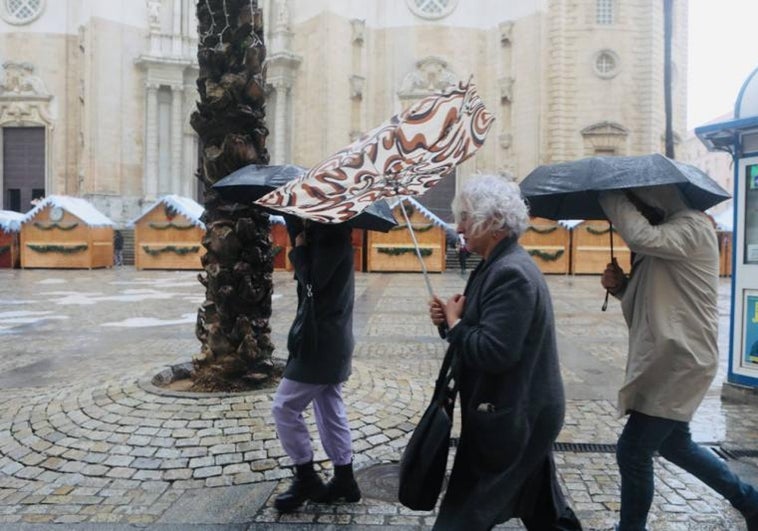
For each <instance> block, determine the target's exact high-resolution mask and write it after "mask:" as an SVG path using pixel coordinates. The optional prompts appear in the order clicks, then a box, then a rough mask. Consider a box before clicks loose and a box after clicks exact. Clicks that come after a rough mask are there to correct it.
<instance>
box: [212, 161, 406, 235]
mask: <svg viewBox="0 0 758 531" xmlns="http://www.w3.org/2000/svg"><path fill="white" fill-rule="evenodd" d="M307 171H308V168H304V167H302V166H297V165H295V164H284V165H281V166H265V165H259V164H250V165H248V166H244V167H242V168H240V169H238V170H237V171H235V172H233V173H230V174H229V175H227V176H226V177H224V178H223V179H221V180H220V181H218V182H217V183H216V184H214V185H213V189H214V190H216V191H217V192H218V194H219V195H220V196H221V198H222V199H224V200H225V201H230V202H235V203H253V202H255V200H256V199H258V198H260V197H262V196H264V195H266V194H267V193H269V192H271V191H272V190H275V189H276V188H279V187H280V186H283V185H285V184H287V183H288V182H290V181H292V180H293V179H297V178H298V177H301V176H302V175H304V174H305V173H306V172H307ZM347 224H348V225H349V226H350V227H352V228H354V229H366V230H375V231H381V232H387V231H389V230H390V229H391V228H392V227H395V226H397V221H396V220H395V217H394V216H393V215H392V208H391V207H390V206H389V205H388V204H387V202H386V201H377V202H376V203H374V204H372V205H370V206H369V207H368V208H366V209H365V210H364V211H363V212H362V213H361V214H360V215H358V216H356V217H354V218H352V219H350V220H349V221H348V222H347Z"/></svg>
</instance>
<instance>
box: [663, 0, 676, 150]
mask: <svg viewBox="0 0 758 531" xmlns="http://www.w3.org/2000/svg"><path fill="white" fill-rule="evenodd" d="M673 1H674V0H664V2H663V40H664V45H663V46H664V58H663V90H664V98H665V101H666V156H667V157H669V158H672V159H673V158H674V130H673V127H672V123H673V117H672V103H671V38H672V31H671V26H672V18H673V9H674V7H673Z"/></svg>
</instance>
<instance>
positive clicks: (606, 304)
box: [600, 221, 613, 311]
mask: <svg viewBox="0 0 758 531" xmlns="http://www.w3.org/2000/svg"><path fill="white" fill-rule="evenodd" d="M608 225H609V226H610V229H609V230H608V232H609V234H610V235H611V262H613V223H611V222H610V221H609V222H608ZM610 294H611V292H610V291H608V290H605V301H604V302H603V307H602V308H600V309H601V310H602V311H606V310H607V309H608V296H609V295H610Z"/></svg>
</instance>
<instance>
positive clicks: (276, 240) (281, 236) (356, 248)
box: [269, 215, 366, 271]
mask: <svg viewBox="0 0 758 531" xmlns="http://www.w3.org/2000/svg"><path fill="white" fill-rule="evenodd" d="M269 219H270V220H271V248H272V251H273V253H274V271H280V270H286V271H292V264H291V263H290V259H289V253H290V251H291V250H292V245H290V239H289V234H288V233H287V226H286V225H285V224H284V218H283V217H282V216H276V215H272V216H270V217H269ZM365 234H366V231H365V230H362V229H353V230H352V233H351V238H352V244H353V260H354V262H355V270H356V271H365V269H364V262H365V260H364V245H363V242H364V240H365V238H366V236H365Z"/></svg>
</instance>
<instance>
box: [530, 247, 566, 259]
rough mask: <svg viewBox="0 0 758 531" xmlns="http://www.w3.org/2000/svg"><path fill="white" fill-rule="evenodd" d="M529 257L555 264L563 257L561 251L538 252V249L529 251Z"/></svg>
mask: <svg viewBox="0 0 758 531" xmlns="http://www.w3.org/2000/svg"><path fill="white" fill-rule="evenodd" d="M529 256H536V257H537V258H540V259H542V260H545V261H546V262H555V261H556V260H558V259H559V258H560V257H561V256H563V249H558V250H557V251H555V252H554V253H548V252H545V251H540V250H539V249H529Z"/></svg>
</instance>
